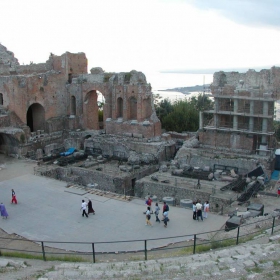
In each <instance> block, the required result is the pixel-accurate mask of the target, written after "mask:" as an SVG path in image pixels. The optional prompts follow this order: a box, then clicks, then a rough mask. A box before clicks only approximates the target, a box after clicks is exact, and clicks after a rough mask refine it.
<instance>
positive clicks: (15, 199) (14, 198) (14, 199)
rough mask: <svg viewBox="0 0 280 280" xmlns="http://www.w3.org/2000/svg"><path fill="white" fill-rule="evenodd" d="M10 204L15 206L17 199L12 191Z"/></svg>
mask: <svg viewBox="0 0 280 280" xmlns="http://www.w3.org/2000/svg"><path fill="white" fill-rule="evenodd" d="M11 203H15V204H17V197H16V192H15V191H14V189H12V200H11Z"/></svg>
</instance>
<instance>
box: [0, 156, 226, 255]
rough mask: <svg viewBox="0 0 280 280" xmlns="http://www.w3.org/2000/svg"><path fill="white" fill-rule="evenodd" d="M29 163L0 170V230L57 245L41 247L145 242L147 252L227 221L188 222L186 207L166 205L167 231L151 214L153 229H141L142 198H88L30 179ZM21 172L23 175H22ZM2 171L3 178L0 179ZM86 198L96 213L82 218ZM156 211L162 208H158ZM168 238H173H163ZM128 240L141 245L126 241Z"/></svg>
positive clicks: (106, 248)
mask: <svg viewBox="0 0 280 280" xmlns="http://www.w3.org/2000/svg"><path fill="white" fill-rule="evenodd" d="M30 164H31V166H30V165H29V163H26V162H25V163H24V167H23V165H22V167H20V166H21V165H20V163H18V162H17V163H16V164H5V168H2V170H0V200H1V201H0V202H3V203H4V204H5V205H6V208H7V211H8V213H9V217H8V219H7V220H5V219H0V227H1V228H2V229H3V230H5V231H6V232H7V233H16V234H18V235H20V236H23V237H25V238H28V239H32V240H36V241H57V242H61V243H52V242H49V243H45V245H47V246H51V247H55V248H61V249H67V250H75V251H84V252H90V251H91V250H92V244H83V243H77V244H74V243H67V242H89V243H95V250H96V252H117V251H136V250H143V249H144V241H143V240H145V239H153V240H150V241H148V242H147V247H148V249H151V248H154V247H161V246H166V245H168V244H170V243H174V242H179V241H186V240H190V239H192V238H193V234H195V233H200V232H209V231H212V230H217V229H220V228H221V227H222V225H223V224H224V223H225V221H226V220H227V219H228V217H226V216H219V215H214V214H211V213H210V215H209V218H208V219H207V220H204V221H203V222H201V221H199V222H197V221H193V219H192V211H191V210H190V209H184V208H179V207H172V206H170V212H169V217H170V222H169V223H168V227H167V228H164V226H163V222H161V223H156V222H155V215H152V218H151V219H152V223H153V226H152V227H150V226H145V215H144V214H143V211H144V210H145V209H146V206H145V203H144V200H142V199H133V200H132V201H129V202H126V201H120V200H116V199H112V198H107V197H104V196H98V195H95V194H90V193H87V192H86V190H80V189H74V188H71V189H69V188H66V183H65V182H63V181H57V180H53V179H49V178H46V177H40V176H35V175H33V174H32V170H33V166H32V163H30ZM33 165H34V163H33ZM0 166H1V161H0ZM23 168H27V169H28V171H27V172H23ZM5 172H7V174H9V175H4V174H5ZM3 179H4V180H3ZM12 188H13V189H14V190H15V192H16V195H17V199H18V204H17V205H15V204H10V200H11V189H12ZM87 198H90V199H91V200H92V202H93V208H94V209H95V211H96V215H92V214H90V216H89V217H88V218H86V217H82V212H81V210H80V208H81V202H82V199H85V200H87ZM160 207H161V209H162V204H160ZM186 235H187V236H186ZM173 236H179V237H177V238H168V237H173ZM199 237H200V238H201V237H204V238H207V237H210V236H208V235H207V234H205V235H204V236H199ZM158 238H166V239H160V240H159V239H158ZM129 240H141V241H134V242H127V241H129ZM113 241H123V242H120V243H115V242H113ZM63 242H66V243H63ZM96 242H105V243H100V244H96ZM106 242H113V243H107V244H106Z"/></svg>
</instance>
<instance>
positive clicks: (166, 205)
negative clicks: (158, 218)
mask: <svg viewBox="0 0 280 280" xmlns="http://www.w3.org/2000/svg"><path fill="white" fill-rule="evenodd" d="M165 212H166V215H164V213H165ZM168 213H169V206H168V204H167V203H166V202H165V201H164V202H163V207H162V216H163V219H162V221H164V219H165V218H166V219H167V221H168V222H169V218H168Z"/></svg>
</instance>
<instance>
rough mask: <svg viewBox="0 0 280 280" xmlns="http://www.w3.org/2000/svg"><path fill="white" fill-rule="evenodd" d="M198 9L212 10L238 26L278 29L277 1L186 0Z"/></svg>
mask: <svg viewBox="0 0 280 280" xmlns="http://www.w3.org/2000/svg"><path fill="white" fill-rule="evenodd" d="M187 2H189V3H192V4H193V5H194V6H196V7H197V8H199V9H202V10H212V11H213V10H214V11H215V12H217V13H218V14H220V15H222V16H224V17H226V18H228V19H230V20H232V21H234V22H236V23H240V24H245V25H249V26H255V27H273V28H276V29H280V16H279V15H280V1H279V0H265V1H263V0H230V1H229V0H228V1H225V0H211V1H209V0H187Z"/></svg>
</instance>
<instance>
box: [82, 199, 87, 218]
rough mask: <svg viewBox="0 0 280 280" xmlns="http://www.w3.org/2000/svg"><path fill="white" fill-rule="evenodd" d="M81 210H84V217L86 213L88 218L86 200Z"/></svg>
mask: <svg viewBox="0 0 280 280" xmlns="http://www.w3.org/2000/svg"><path fill="white" fill-rule="evenodd" d="M81 210H83V214H82V216H83V217H84V215H86V217H87V218H88V214H87V212H86V210H87V203H86V202H85V201H84V200H82V205H81Z"/></svg>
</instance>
